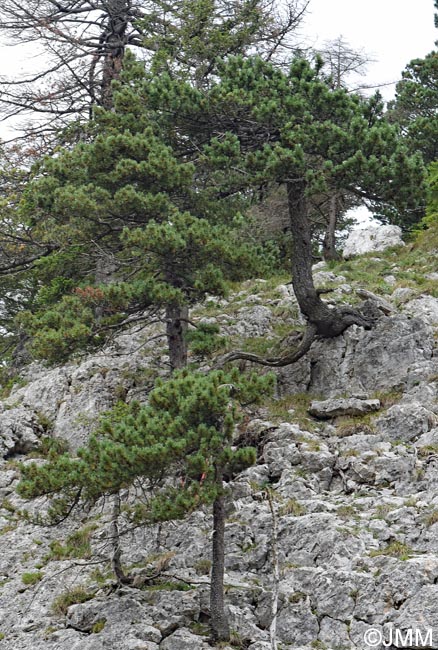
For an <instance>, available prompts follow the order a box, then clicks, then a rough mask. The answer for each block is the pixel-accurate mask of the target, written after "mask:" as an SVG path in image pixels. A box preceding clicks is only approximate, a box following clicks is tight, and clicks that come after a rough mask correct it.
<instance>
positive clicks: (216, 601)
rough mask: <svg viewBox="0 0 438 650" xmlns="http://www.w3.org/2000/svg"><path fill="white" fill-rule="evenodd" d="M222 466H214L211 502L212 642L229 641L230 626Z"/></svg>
mask: <svg viewBox="0 0 438 650" xmlns="http://www.w3.org/2000/svg"><path fill="white" fill-rule="evenodd" d="M222 479H223V476H222V468H220V467H217V468H216V483H217V486H218V490H219V493H218V496H217V497H216V499H215V500H214V503H213V549H212V567H211V586H210V615H211V632H212V637H213V641H214V642H219V641H229V639H230V627H229V624H228V619H227V616H226V614H225V607H224V571H225V499H224V495H223V493H222Z"/></svg>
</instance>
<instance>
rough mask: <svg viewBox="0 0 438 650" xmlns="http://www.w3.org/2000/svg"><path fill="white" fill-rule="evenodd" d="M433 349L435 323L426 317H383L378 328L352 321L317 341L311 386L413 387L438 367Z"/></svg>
mask: <svg viewBox="0 0 438 650" xmlns="http://www.w3.org/2000/svg"><path fill="white" fill-rule="evenodd" d="M433 349H434V333H433V329H432V328H431V327H430V326H429V325H426V324H425V323H424V322H423V321H422V320H420V319H412V320H411V319H408V318H406V317H404V316H393V317H382V318H381V319H380V320H379V321H378V323H377V325H376V327H375V328H374V329H373V330H370V331H368V332H366V331H364V330H362V329H359V328H356V327H351V328H350V329H349V330H347V332H346V333H345V334H344V335H343V336H342V337H338V338H337V339H333V340H329V341H323V342H322V343H321V344H315V345H314V346H313V347H312V349H311V350H310V353H309V355H307V356H309V357H310V363H311V374H310V378H309V383H308V387H309V390H310V391H311V392H313V393H317V394H321V395H325V396H327V397H328V396H336V395H339V394H342V393H349V394H355V393H356V394H358V393H361V392H365V393H370V392H372V391H376V390H385V391H389V390H392V389H395V388H403V387H406V386H409V387H410V386H412V385H414V384H415V383H418V382H419V381H420V380H421V378H422V377H427V376H429V375H432V374H434V373H435V372H436V371H437V369H438V361H437V359H434V358H433V356H432V353H433Z"/></svg>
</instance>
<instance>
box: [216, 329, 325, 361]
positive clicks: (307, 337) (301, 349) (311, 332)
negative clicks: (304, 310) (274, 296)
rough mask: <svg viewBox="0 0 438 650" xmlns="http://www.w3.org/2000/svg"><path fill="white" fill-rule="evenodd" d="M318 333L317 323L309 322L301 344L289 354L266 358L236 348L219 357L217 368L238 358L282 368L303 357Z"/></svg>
mask: <svg viewBox="0 0 438 650" xmlns="http://www.w3.org/2000/svg"><path fill="white" fill-rule="evenodd" d="M316 335H317V327H316V325H313V324H309V325H308V326H307V328H306V330H305V332H304V335H303V338H302V339H301V343H300V344H299V346H298V347H297V348H296V349H295V350H293V351H292V352H289V353H288V354H285V355H283V356H281V357H270V358H267V359H264V358H263V357H260V356H259V355H258V354H252V353H251V352H243V351H242V350H234V351H233V352H229V353H228V354H225V355H224V356H223V357H221V358H220V359H218V361H217V362H216V363H215V368H222V366H224V365H225V364H226V363H229V362H230V361H236V360H237V359H243V360H245V361H252V362H253V363H259V364H260V365H262V366H270V367H271V368H281V367H283V366H288V365H290V364H292V363H295V362H296V361H298V360H299V359H301V357H303V356H304V355H305V354H307V352H308V351H309V350H310V347H311V345H312V343H313V341H314V340H315V339H316Z"/></svg>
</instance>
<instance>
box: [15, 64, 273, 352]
mask: <svg viewBox="0 0 438 650" xmlns="http://www.w3.org/2000/svg"><path fill="white" fill-rule="evenodd" d="M127 67H128V70H127V73H126V79H127V80H128V81H127V82H126V83H125V84H123V83H121V84H118V86H117V87H116V92H115V94H114V102H115V108H114V111H103V110H100V111H96V117H95V120H94V121H93V122H92V123H91V124H90V125H89V129H88V131H89V141H88V142H85V143H81V144H79V145H77V146H75V147H74V148H73V149H72V150H62V151H60V152H58V153H57V154H56V155H55V156H52V157H48V158H46V159H44V160H43V161H42V162H41V163H40V164H39V165H37V166H36V168H35V170H34V176H33V180H32V181H31V182H30V183H29V185H28V186H27V189H26V191H25V192H24V197H23V199H22V200H21V203H20V205H19V214H20V219H21V221H22V223H26V224H27V227H28V228H29V229H31V231H32V236H33V238H34V239H37V240H39V241H40V242H41V243H43V242H45V243H46V244H50V247H51V248H52V252H51V254H49V255H47V256H45V257H42V258H41V259H39V260H37V261H36V262H35V264H34V267H33V278H34V284H35V283H36V287H35V290H34V295H33V300H32V304H31V306H28V309H26V310H24V311H23V312H21V313H19V314H18V315H17V317H16V321H15V326H16V328H19V329H20V330H21V331H24V332H25V333H26V335H27V336H29V337H30V343H29V344H28V349H30V351H31V352H32V354H33V356H35V357H37V358H43V359H46V360H48V361H50V362H61V361H65V360H66V359H68V358H69V357H70V356H71V355H72V354H73V353H75V352H77V351H80V352H83V351H87V350H89V349H92V348H93V347H96V346H100V345H102V344H103V342H104V341H105V340H106V336H107V334H108V333H109V332H112V331H113V330H114V328H115V327H116V326H120V327H121V326H124V325H126V324H129V323H130V322H131V320H132V318H134V317H136V316H138V315H139V314H143V315H144V313H145V310H149V311H150V312H151V314H153V315H154V316H155V317H156V315H157V313H158V311H159V310H162V309H165V308H166V307H168V306H169V305H173V306H174V305H177V306H179V308H181V309H184V308H187V307H190V306H191V305H193V304H194V303H195V302H197V301H199V300H202V298H203V297H204V296H205V295H206V294H207V293H214V294H216V295H224V294H225V292H226V290H227V281H228V280H231V279H232V280H239V279H244V278H246V277H250V276H251V275H253V274H255V273H258V272H260V270H261V267H262V266H263V264H264V263H265V262H268V264H270V263H271V259H270V256H269V255H268V257H267V258H265V259H262V258H260V256H259V255H258V251H257V248H256V247H255V246H254V245H252V244H251V243H250V242H246V241H245V240H244V238H243V237H241V236H240V234H239V230H240V226H241V220H239V212H238V206H237V204H239V206H240V205H241V204H242V201H241V200H240V199H239V200H237V199H233V200H230V201H227V199H226V198H222V199H220V197H218V196H211V193H210V192H209V190H208V188H207V189H206V181H205V179H202V180H200V179H199V175H198V173H197V172H196V168H195V165H194V164H193V163H192V162H191V161H190V160H189V159H187V157H183V156H180V155H179V152H178V151H174V149H173V148H172V146H170V144H166V143H165V142H164V139H163V137H162V135H160V133H159V131H158V130H157V128H154V124H153V113H151V111H149V110H148V109H147V107H145V105H144V104H143V102H142V101H141V97H140V96H138V97H136V98H134V97H133V92H132V88H131V86H130V83H129V78H130V75H133V76H134V78H137V77H138V76H140V78H141V79H144V77H145V75H144V71H142V70H141V68H140V67H139V66H138V65H137V64H136V63H135V62H134V61H131V67H132V70H130V68H129V65H128V66H127ZM134 94H135V93H134ZM99 265H100V266H103V267H105V266H107V267H109V268H110V269H111V273H110V275H111V281H110V283H105V282H102V279H101V278H99V273H98V271H97V270H96V269H99ZM23 281H24V282H27V279H26V278H24V279H23Z"/></svg>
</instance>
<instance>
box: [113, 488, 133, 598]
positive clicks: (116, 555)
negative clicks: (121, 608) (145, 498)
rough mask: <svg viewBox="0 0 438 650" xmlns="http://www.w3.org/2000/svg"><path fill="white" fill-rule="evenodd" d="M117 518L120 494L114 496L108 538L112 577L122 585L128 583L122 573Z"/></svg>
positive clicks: (124, 574) (127, 579)
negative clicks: (109, 538)
mask: <svg viewBox="0 0 438 650" xmlns="http://www.w3.org/2000/svg"><path fill="white" fill-rule="evenodd" d="M119 516H120V494H119V493H118V492H117V494H115V495H114V500H113V510H112V514H111V527H110V537H111V543H112V548H113V553H112V556H111V568H112V570H113V572H114V575H115V577H116V580H117V584H119V585H123V584H127V583H128V582H130V580H129V578H128V577H127V575H126V573H125V572H124V571H123V567H122V562H121V557H122V548H121V546H120V533H119Z"/></svg>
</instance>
